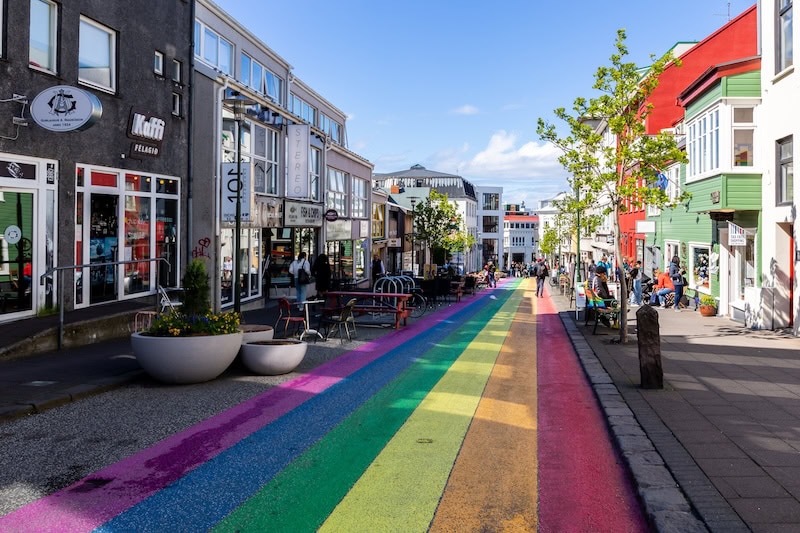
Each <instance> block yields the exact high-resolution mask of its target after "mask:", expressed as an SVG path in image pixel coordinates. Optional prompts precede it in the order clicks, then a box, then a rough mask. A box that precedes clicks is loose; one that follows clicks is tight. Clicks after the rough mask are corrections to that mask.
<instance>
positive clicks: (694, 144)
mask: <svg viewBox="0 0 800 533" xmlns="http://www.w3.org/2000/svg"><path fill="white" fill-rule="evenodd" d="M686 130H687V134H686V153H687V156H688V157H689V164H688V166H687V169H686V179H687V181H691V180H695V179H700V178H702V177H705V176H707V175H710V174H712V173H714V172H718V171H719V168H720V166H719V162H720V142H719V141H720V105H719V104H717V105H715V106H713V107H711V108H709V109H707V110H705V111H703V112H702V113H698V114H697V115H695V116H694V117H693V118H692V119H691V120H690V121H688V122H687V125H686Z"/></svg>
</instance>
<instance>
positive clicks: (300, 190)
mask: <svg viewBox="0 0 800 533" xmlns="http://www.w3.org/2000/svg"><path fill="white" fill-rule="evenodd" d="M287 134H288V137H289V138H288V151H289V161H287V165H286V166H287V167H288V171H289V183H288V185H289V186H288V187H287V190H286V196H287V197H288V198H308V196H309V194H308V192H309V191H308V189H309V183H308V142H309V137H310V133H309V127H308V124H290V125H289V126H288V128H287ZM320 222H321V221H320Z"/></svg>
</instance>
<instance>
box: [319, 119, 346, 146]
mask: <svg viewBox="0 0 800 533" xmlns="http://www.w3.org/2000/svg"><path fill="white" fill-rule="evenodd" d="M340 128H341V127H340V126H339V124H338V123H337V122H335V121H334V120H333V119H331V118H330V117H329V116H328V115H326V114H325V113H320V117H319V129H321V130H322V131H323V132H325V133H326V134H328V136H329V137H330V138H331V140H333V142H335V143H338V144H342V140H341V135H340V133H339V132H340Z"/></svg>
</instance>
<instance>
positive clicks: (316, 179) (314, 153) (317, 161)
mask: <svg viewBox="0 0 800 533" xmlns="http://www.w3.org/2000/svg"><path fill="white" fill-rule="evenodd" d="M308 173H309V175H310V176H309V179H310V184H311V187H310V190H309V192H310V194H311V199H312V200H316V201H319V200H320V198H321V197H320V189H321V187H320V185H321V184H322V175H321V174H322V150H320V149H319V148H314V147H313V146H311V147H310V150H309V159H308Z"/></svg>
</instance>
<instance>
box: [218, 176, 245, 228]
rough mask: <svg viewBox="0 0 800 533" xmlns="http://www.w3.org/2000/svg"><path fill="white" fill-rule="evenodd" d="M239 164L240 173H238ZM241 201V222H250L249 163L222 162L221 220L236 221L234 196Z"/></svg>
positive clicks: (231, 222)
mask: <svg viewBox="0 0 800 533" xmlns="http://www.w3.org/2000/svg"><path fill="white" fill-rule="evenodd" d="M240 166H241V169H242V175H241V176H240V175H239V167H240ZM237 196H238V198H239V200H240V202H241V213H242V218H241V222H250V163H247V164H242V165H239V164H238V163H223V164H222V221H223V222H227V223H230V224H233V223H236V198H237Z"/></svg>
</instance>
